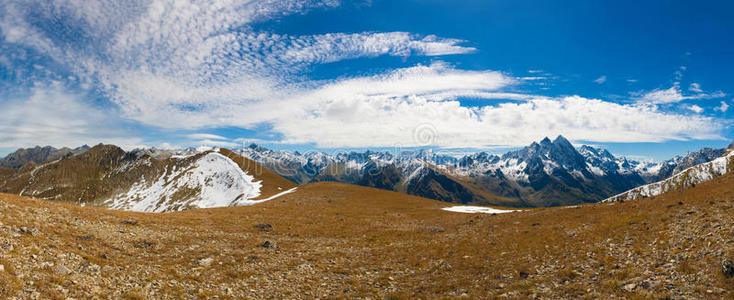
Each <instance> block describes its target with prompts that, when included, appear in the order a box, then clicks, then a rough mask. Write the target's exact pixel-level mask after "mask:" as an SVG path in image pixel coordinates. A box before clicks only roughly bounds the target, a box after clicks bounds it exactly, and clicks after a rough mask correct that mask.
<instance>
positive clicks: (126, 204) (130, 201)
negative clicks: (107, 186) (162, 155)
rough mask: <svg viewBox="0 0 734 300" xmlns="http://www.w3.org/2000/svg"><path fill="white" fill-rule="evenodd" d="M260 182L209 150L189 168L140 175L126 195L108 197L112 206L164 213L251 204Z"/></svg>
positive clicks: (256, 194) (258, 192) (258, 194)
mask: <svg viewBox="0 0 734 300" xmlns="http://www.w3.org/2000/svg"><path fill="white" fill-rule="evenodd" d="M261 187H262V184H261V182H260V181H255V178H254V177H253V176H250V175H248V174H247V173H245V172H244V171H243V170H242V169H241V168H240V167H239V166H238V165H237V164H236V163H235V162H233V161H232V160H231V159H229V158H227V157H226V156H224V155H221V154H219V153H208V154H206V155H204V156H202V157H201V158H199V159H198V160H196V161H195V162H194V163H192V164H191V167H189V168H186V169H176V168H172V169H170V170H169V169H167V170H166V172H165V173H164V174H163V175H162V176H160V177H159V178H156V179H155V180H154V181H152V182H150V181H147V180H145V178H141V180H140V181H138V182H137V183H136V184H135V185H133V187H132V188H131V189H130V190H129V191H128V192H127V193H124V194H120V195H117V196H115V197H113V198H112V199H110V200H108V203H107V204H108V205H107V206H108V207H110V208H113V209H122V210H132V211H143V212H165V211H178V210H183V209H188V208H207V207H222V206H237V205H249V204H254V203H258V202H261V201H252V200H248V199H253V198H256V197H258V196H260V188H261Z"/></svg>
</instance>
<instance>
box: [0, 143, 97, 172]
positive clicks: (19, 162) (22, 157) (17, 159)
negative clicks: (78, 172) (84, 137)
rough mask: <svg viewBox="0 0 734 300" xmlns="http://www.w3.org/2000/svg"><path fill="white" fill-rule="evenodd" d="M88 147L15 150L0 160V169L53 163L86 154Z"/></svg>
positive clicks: (37, 147)
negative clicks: (65, 157)
mask: <svg viewBox="0 0 734 300" xmlns="http://www.w3.org/2000/svg"><path fill="white" fill-rule="evenodd" d="M89 149H90V147H89V146H87V145H84V146H81V147H78V148H74V149H70V148H66V147H64V148H61V149H56V148H54V147H51V146H45V147H40V146H36V147H34V148H21V149H18V150H16V151H15V152H13V153H10V154H8V155H7V156H5V157H4V158H3V159H2V160H0V167H6V168H14V169H17V168H20V167H22V166H23V165H25V164H27V163H29V162H33V163H36V164H42V163H45V162H49V161H54V160H57V159H60V158H62V157H64V156H66V155H69V154H71V155H77V154H81V153H84V152H86V151H87V150H89Z"/></svg>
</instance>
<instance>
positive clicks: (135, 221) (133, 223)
mask: <svg viewBox="0 0 734 300" xmlns="http://www.w3.org/2000/svg"><path fill="white" fill-rule="evenodd" d="M120 223H122V224H123V225H138V221H137V220H124V221H122V222H120Z"/></svg>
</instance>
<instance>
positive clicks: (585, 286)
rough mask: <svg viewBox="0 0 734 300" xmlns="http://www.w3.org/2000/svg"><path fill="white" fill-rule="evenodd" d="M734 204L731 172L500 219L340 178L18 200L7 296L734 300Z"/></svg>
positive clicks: (7, 221) (11, 227)
mask: <svg viewBox="0 0 734 300" xmlns="http://www.w3.org/2000/svg"><path fill="white" fill-rule="evenodd" d="M733 199H734V175H732V174H729V175H726V176H723V177H720V178H717V179H715V180H713V181H710V182H706V183H703V184H699V185H697V186H696V187H695V188H692V189H690V190H687V191H684V192H681V193H674V194H667V195H662V196H659V197H654V198H647V199H641V200H639V201H631V202H625V203H610V204H596V205H583V206H578V207H570V208H542V209H533V210H529V211H525V212H519V213H510V214H500V215H473V214H461V213H451V212H446V211H442V210H440V208H441V207H445V206H447V205H448V204H447V203H442V202H439V201H433V200H427V199H423V198H418V197H414V196H407V195H404V194H399V193H394V192H388V191H384V190H376V189H371V188H364V187H357V186H350V185H344V184H335V183H316V184H309V185H305V186H301V187H299V189H298V191H297V192H295V193H292V194H288V195H284V196H282V197H280V198H277V199H275V200H272V201H269V202H265V203H262V204H259V205H254V206H247V207H229V208H217V209H202V210H191V211H184V212H178V213H166V214H144V213H130V212H121V211H110V210H105V209H100V208H82V207H77V206H74V205H69V204H62V203H57V202H49V201H42V200H33V199H28V198H22V197H18V196H11V195H4V196H0V222H1V223H2V224H1V225H0V247H2V248H0V264H2V265H3V266H4V270H5V271H0V295H2V296H5V297H8V296H18V297H20V298H32V297H34V296H40V297H41V298H61V299H63V298H65V297H74V298H90V297H99V298H121V297H123V296H125V297H128V298H134V299H144V298H151V299H157V298H191V299H194V298H212V297H214V296H218V297H219V298H232V299H241V298H305V299H311V298H316V297H319V298H342V297H344V298H367V297H370V298H405V299H411V298H454V297H459V296H462V295H463V296H465V297H469V298H494V297H499V296H507V297H510V298H532V297H538V298H552V299H558V298H588V299H599V298H633V299H635V298H637V299H644V298H652V299H660V298H666V297H671V298H704V299H705V298H709V299H725V298H731V297H732V296H734V295H733V294H732V289H733V288H734V279H732V278H725V277H724V276H723V275H722V271H721V262H722V260H724V259H730V260H731V259H734V229H733V228H732V224H734V201H733ZM265 224H268V225H270V226H272V228H271V227H270V226H268V225H265ZM265 241H270V242H271V244H272V243H273V242H274V243H277V248H265V247H262V245H263V244H264V243H265Z"/></svg>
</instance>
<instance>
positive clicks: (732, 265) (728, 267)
mask: <svg viewBox="0 0 734 300" xmlns="http://www.w3.org/2000/svg"><path fill="white" fill-rule="evenodd" d="M721 272H722V273H723V274H724V277H726V278H731V277H734V262H732V261H731V260H728V259H725V260H724V261H723V262H721Z"/></svg>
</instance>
